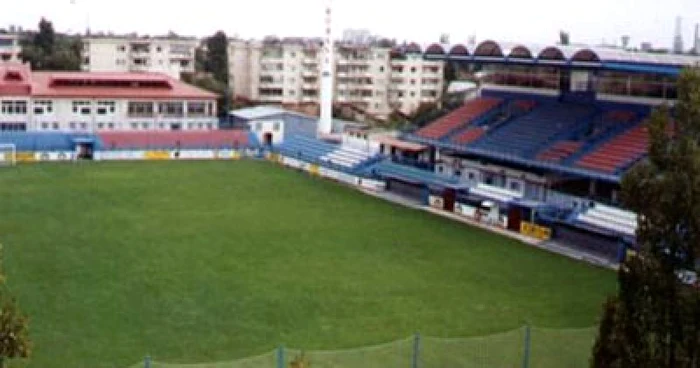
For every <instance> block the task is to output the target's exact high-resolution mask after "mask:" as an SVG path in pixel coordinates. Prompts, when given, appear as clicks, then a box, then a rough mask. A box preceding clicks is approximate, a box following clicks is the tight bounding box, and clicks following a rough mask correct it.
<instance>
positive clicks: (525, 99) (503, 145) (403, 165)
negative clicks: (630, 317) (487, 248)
mask: <svg viewBox="0 0 700 368" xmlns="http://www.w3.org/2000/svg"><path fill="white" fill-rule="evenodd" d="M401 52H411V53H413V54H415V53H417V52H420V53H422V56H423V57H424V58H426V59H430V60H445V61H451V62H457V63H463V64H467V65H471V66H473V67H474V68H477V69H478V70H480V72H479V73H478V79H479V80H478V91H477V93H476V94H471V93H470V94H469V97H468V98H467V99H465V100H464V102H463V104H462V105H461V106H459V107H457V108H455V109H453V110H451V111H449V112H447V113H446V114H445V115H443V116H440V117H438V118H436V119H435V120H434V121H432V122H429V123H428V124H427V125H425V126H423V127H421V128H419V129H416V130H415V131H411V132H396V131H394V132H392V131H377V130H372V129H368V128H367V127H364V126H362V125H361V124H357V123H353V122H348V121H342V120H334V121H333V123H332V134H331V135H328V134H324V135H320V134H317V133H318V130H319V129H318V120H317V118H316V117H313V116H308V115H303V114H300V113H296V112H292V111H287V110H284V109H282V108H279V107H274V106H258V107H253V108H246V109H241V110H236V111H232V112H230V113H229V114H228V116H227V118H226V119H224V120H222V121H217V119H216V118H215V115H216V114H215V110H216V107H215V102H214V101H215V98H216V96H214V95H211V94H209V93H207V92H204V91H201V90H198V89H196V88H194V87H191V86H188V85H185V84H184V83H182V82H180V81H177V80H173V79H171V78H169V77H167V76H163V75H158V74H152V73H144V74H138V75H134V74H129V73H125V74H118V75H117V74H114V75H107V74H104V73H32V72H31V71H30V70H28V67H26V66H4V67H2V69H0V94H2V95H3V102H2V108H3V110H2V114H3V115H0V118H1V120H0V121H1V122H2V123H1V124H0V127H2V128H5V129H4V130H5V132H2V133H0V145H1V144H10V145H14V146H15V147H16V151H17V152H18V153H17V154H18V155H19V156H20V161H22V160H28V161H33V160H43V159H45V158H48V159H52V158H53V157H54V156H53V155H55V154H56V152H59V153H61V154H62V156H60V155H59V158H60V157H63V158H66V157H69V158H76V157H87V156H90V157H91V156H92V155H86V154H85V153H86V152H88V153H92V152H93V151H94V153H95V158H96V159H144V158H145V159H148V158H161V159H168V158H187V157H189V158H200V159H210V158H222V157H226V158H230V157H240V155H242V154H244V153H245V152H246V150H248V151H250V150H251V149H252V150H254V151H255V152H257V153H256V154H257V155H260V154H261V153H263V154H265V155H266V156H267V157H268V158H270V159H272V160H274V161H277V162H280V163H282V164H284V165H286V166H292V167H295V168H298V169H304V170H307V171H310V172H312V173H314V174H318V175H320V176H324V177H328V178H331V179H335V180H340V181H342V182H345V183H348V184H352V185H358V186H363V187H371V188H372V189H374V190H386V191H389V192H391V193H392V194H396V195H400V196H403V197H405V198H407V199H410V200H414V201H416V202H419V203H422V204H423V205H425V206H431V207H435V208H438V209H440V210H444V211H447V212H450V213H453V214H456V215H458V216H462V217H464V218H466V219H468V220H470V221H475V222H481V223H486V224H488V225H490V226H494V227H498V228H502V229H503V230H509V231H513V232H517V233H521V234H524V235H527V236H531V237H535V238H538V239H541V240H543V241H547V242H554V243H556V244H558V245H564V246H569V247H573V248H576V249H578V250H583V251H587V252H592V253H595V254H596V255H599V256H603V257H606V258H608V259H610V260H612V261H620V260H622V259H623V257H624V256H625V254H626V253H627V251H628V250H630V249H635V247H636V244H635V232H636V226H637V225H636V215H635V214H634V213H631V212H629V211H627V210H625V209H624V208H621V207H620V203H619V191H620V181H621V178H622V176H623V175H624V174H625V173H626V172H627V171H628V170H629V169H630V168H632V167H633V166H634V165H635V164H636V163H638V162H640V161H642V160H644V159H645V157H646V156H647V144H648V139H649V137H648V130H647V127H646V125H645V120H646V118H647V117H648V116H649V114H650V112H651V111H652V110H653V109H654V108H655V107H656V106H659V105H661V104H667V105H670V106H673V104H674V101H675V98H676V94H677V92H676V79H677V78H678V75H679V73H680V72H681V70H682V69H683V68H684V67H687V66H692V65H697V64H698V62H699V61H700V59H698V58H694V57H689V56H679V55H658V54H646V53H634V52H628V51H622V50H616V49H598V48H587V47H578V46H560V45H556V46H529V45H524V44H514V43H499V42H495V41H485V42H481V43H479V44H477V45H463V44H458V45H451V46H447V45H440V44H433V45H429V46H428V47H425V48H422V47H420V46H418V45H414V47H412V48H410V50H409V49H407V48H403V49H397V50H395V52H394V53H401ZM93 95H94V97H90V96H93ZM474 95H475V96H474ZM6 96H13V97H12V98H8V97H6ZM110 96H112V97H110ZM144 98H145V100H144ZM30 112H31V114H30ZM188 150H189V151H191V152H190V153H189V154H184V155H183V154H181V152H186V151H188ZM222 151H223V152H226V154H225V156H222V154H221V152H222ZM26 152H36V155H34V156H31V155H30V158H29V159H27V155H26ZM193 152H198V153H193ZM0 156H1V155H0Z"/></svg>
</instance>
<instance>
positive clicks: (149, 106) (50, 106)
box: [0, 63, 218, 132]
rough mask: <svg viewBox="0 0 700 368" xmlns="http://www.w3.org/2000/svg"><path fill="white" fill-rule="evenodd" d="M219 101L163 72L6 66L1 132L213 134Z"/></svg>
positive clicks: (0, 94)
mask: <svg viewBox="0 0 700 368" xmlns="http://www.w3.org/2000/svg"><path fill="white" fill-rule="evenodd" d="M217 97H218V96H217V95H215V94H213V93H210V92H207V91H204V90H201V89H199V88H196V87H194V86H191V85H188V84H186V83H183V82H181V81H179V80H177V79H174V78H171V77H168V76H166V75H163V74H160V73H148V72H142V73H128V72H124V73H119V72H109V73H108V72H90V73H83V72H46V71H40V72H38V71H32V70H31V69H30V67H29V65H28V64H17V63H0V132H2V131H58V132H100V131H151V130H159V131H162V130H211V129H216V128H217V122H218V118H217V116H216V113H217V111H216V99H217Z"/></svg>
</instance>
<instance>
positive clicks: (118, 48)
mask: <svg viewBox="0 0 700 368" xmlns="http://www.w3.org/2000/svg"><path fill="white" fill-rule="evenodd" d="M117 51H119V52H126V46H124V45H119V46H117Z"/></svg>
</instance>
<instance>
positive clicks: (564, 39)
mask: <svg viewBox="0 0 700 368" xmlns="http://www.w3.org/2000/svg"><path fill="white" fill-rule="evenodd" d="M570 41H571V39H570V38H569V32H567V31H559V44H560V45H568V44H569V42H570Z"/></svg>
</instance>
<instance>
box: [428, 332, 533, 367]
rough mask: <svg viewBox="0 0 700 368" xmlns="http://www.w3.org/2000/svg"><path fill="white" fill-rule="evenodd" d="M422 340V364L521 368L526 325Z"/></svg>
mask: <svg viewBox="0 0 700 368" xmlns="http://www.w3.org/2000/svg"><path fill="white" fill-rule="evenodd" d="M420 340H421V344H420V350H419V351H418V362H419V366H420V367H504V368H505V367H521V366H522V363H523V352H524V346H525V328H521V329H518V330H514V331H509V332H505V333H501V334H497V335H491V336H482V337H471V338H460V339H443V338H434V337H425V338H421V339H420Z"/></svg>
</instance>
